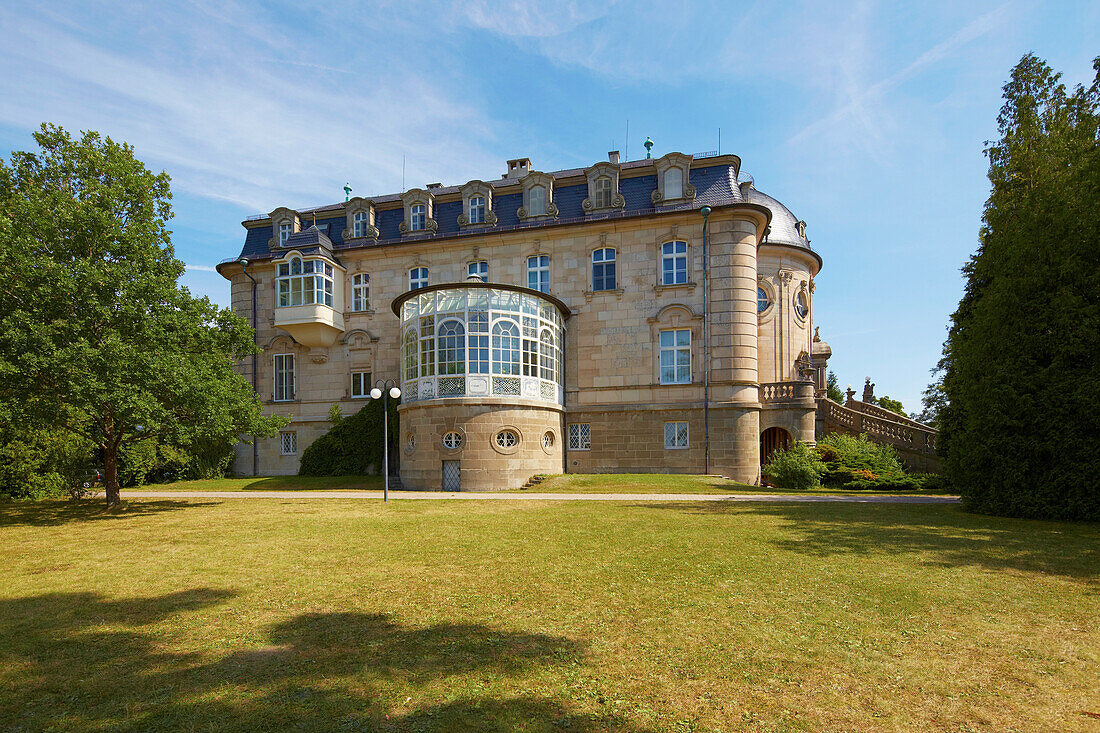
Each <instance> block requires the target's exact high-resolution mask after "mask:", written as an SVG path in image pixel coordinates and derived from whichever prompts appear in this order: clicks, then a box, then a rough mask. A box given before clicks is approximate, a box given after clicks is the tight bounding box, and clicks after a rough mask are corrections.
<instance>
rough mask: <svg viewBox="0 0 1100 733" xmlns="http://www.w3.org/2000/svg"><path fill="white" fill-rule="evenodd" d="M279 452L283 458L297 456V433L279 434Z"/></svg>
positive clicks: (289, 431) (290, 431)
mask: <svg viewBox="0 0 1100 733" xmlns="http://www.w3.org/2000/svg"><path fill="white" fill-rule="evenodd" d="M279 452H280V453H281V454H283V455H284V456H294V455H297V454H298V433H296V432H294V431H293V430H288V431H287V432H285V433H279Z"/></svg>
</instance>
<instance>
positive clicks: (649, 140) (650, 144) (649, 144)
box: [642, 135, 653, 160]
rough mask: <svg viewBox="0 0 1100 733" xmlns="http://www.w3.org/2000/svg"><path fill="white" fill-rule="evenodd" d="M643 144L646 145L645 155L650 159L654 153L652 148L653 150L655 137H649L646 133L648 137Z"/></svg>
mask: <svg viewBox="0 0 1100 733" xmlns="http://www.w3.org/2000/svg"><path fill="white" fill-rule="evenodd" d="M642 146H643V147H645V157H646V160H649V159H650V158H652V157H653V155H652V150H653V138H651V137H649V136H648V135H646V139H645V142H644V143H642Z"/></svg>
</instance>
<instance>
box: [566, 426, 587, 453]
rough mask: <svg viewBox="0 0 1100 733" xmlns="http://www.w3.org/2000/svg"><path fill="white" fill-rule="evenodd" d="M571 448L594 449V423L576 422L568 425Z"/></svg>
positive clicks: (569, 446) (569, 445)
mask: <svg viewBox="0 0 1100 733" xmlns="http://www.w3.org/2000/svg"><path fill="white" fill-rule="evenodd" d="M568 431H569V441H568V448H569V450H592V424H591V423H586V422H575V423H570V424H569V425H568Z"/></svg>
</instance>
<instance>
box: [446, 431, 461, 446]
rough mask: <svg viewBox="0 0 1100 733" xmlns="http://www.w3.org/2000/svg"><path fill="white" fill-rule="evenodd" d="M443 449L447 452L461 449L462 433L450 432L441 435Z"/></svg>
mask: <svg viewBox="0 0 1100 733" xmlns="http://www.w3.org/2000/svg"><path fill="white" fill-rule="evenodd" d="M443 447H444V448H446V449H447V450H455V449H457V448H461V447H462V433H456V432H455V431H453V430H452V431H450V432H449V433H445V434H444V435H443Z"/></svg>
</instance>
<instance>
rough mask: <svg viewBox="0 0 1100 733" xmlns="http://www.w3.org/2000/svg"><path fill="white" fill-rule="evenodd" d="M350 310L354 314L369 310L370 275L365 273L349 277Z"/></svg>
mask: <svg viewBox="0 0 1100 733" xmlns="http://www.w3.org/2000/svg"><path fill="white" fill-rule="evenodd" d="M351 309H352V310H353V311H356V312H362V311H369V310H370V275H369V274H367V273H365V272H357V273H355V274H354V275H352V276H351Z"/></svg>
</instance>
